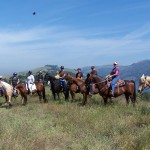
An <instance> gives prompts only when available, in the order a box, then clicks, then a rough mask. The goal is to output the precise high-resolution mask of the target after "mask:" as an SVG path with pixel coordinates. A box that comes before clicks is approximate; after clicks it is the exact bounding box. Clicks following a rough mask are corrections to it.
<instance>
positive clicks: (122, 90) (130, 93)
mask: <svg viewBox="0 0 150 150" xmlns="http://www.w3.org/2000/svg"><path fill="white" fill-rule="evenodd" d="M86 80H87V81H89V83H91V82H93V83H94V84H95V86H96V88H97V89H98V91H99V94H100V95H101V96H102V98H103V100H104V104H107V101H108V98H110V99H111V95H110V94H109V93H110V88H109V87H108V83H107V82H106V79H103V78H101V77H99V76H96V75H92V74H90V75H89V76H88V77H87V79H86ZM116 86H117V87H116V88H115V93H114V97H115V98H116V97H118V96H120V95H123V94H124V95H125V98H126V102H127V104H129V98H130V99H131V101H132V103H133V105H135V102H136V86H135V82H134V81H132V80H131V81H129V80H125V81H124V85H121V86H119V85H116ZM94 93H95V92H94ZM85 103H86V99H85V102H84V104H85Z"/></svg>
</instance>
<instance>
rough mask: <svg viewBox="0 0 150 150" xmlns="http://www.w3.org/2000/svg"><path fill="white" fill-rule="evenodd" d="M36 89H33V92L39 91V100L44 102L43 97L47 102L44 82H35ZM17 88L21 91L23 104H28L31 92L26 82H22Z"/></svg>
mask: <svg viewBox="0 0 150 150" xmlns="http://www.w3.org/2000/svg"><path fill="white" fill-rule="evenodd" d="M35 86H36V90H33V91H32V94H35V93H37V94H38V96H39V101H40V102H42V99H43V101H44V102H47V100H46V97H45V87H44V85H43V83H42V82H36V83H35ZM15 88H16V89H17V90H19V93H20V94H21V97H22V104H23V105H26V104H27V95H28V94H29V92H28V90H27V88H26V84H25V83H20V84H18V85H16V87H15Z"/></svg>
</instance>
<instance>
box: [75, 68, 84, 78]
mask: <svg viewBox="0 0 150 150" xmlns="http://www.w3.org/2000/svg"><path fill="white" fill-rule="evenodd" d="M76 78H79V79H82V78H83V73H82V72H81V68H78V69H77V73H76Z"/></svg>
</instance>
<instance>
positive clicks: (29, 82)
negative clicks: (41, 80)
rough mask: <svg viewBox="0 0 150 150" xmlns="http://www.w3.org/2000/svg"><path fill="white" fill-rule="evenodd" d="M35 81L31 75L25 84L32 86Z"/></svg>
mask: <svg viewBox="0 0 150 150" xmlns="http://www.w3.org/2000/svg"><path fill="white" fill-rule="evenodd" d="M34 81H35V79H34V76H33V75H32V74H31V75H29V76H28V77H27V83H28V84H33V83H34Z"/></svg>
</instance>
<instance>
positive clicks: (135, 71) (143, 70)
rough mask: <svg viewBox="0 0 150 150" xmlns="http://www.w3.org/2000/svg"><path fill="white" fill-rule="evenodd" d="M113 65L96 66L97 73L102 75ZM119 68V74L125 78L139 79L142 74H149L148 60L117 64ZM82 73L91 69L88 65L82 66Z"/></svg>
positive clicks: (107, 72) (149, 64)
mask: <svg viewBox="0 0 150 150" xmlns="http://www.w3.org/2000/svg"><path fill="white" fill-rule="evenodd" d="M112 68H113V66H112V65H105V66H96V69H97V71H98V74H99V75H100V76H102V77H105V76H106V75H108V74H109V73H110V72H111V70H112ZM119 68H120V74H121V75H120V76H121V78H122V79H127V80H139V78H140V77H141V76H142V74H145V75H150V60H143V61H140V62H137V63H133V64H131V65H129V66H119ZM82 70H83V73H84V74H87V73H89V72H90V71H91V69H90V67H89V66H88V67H83V68H82Z"/></svg>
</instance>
